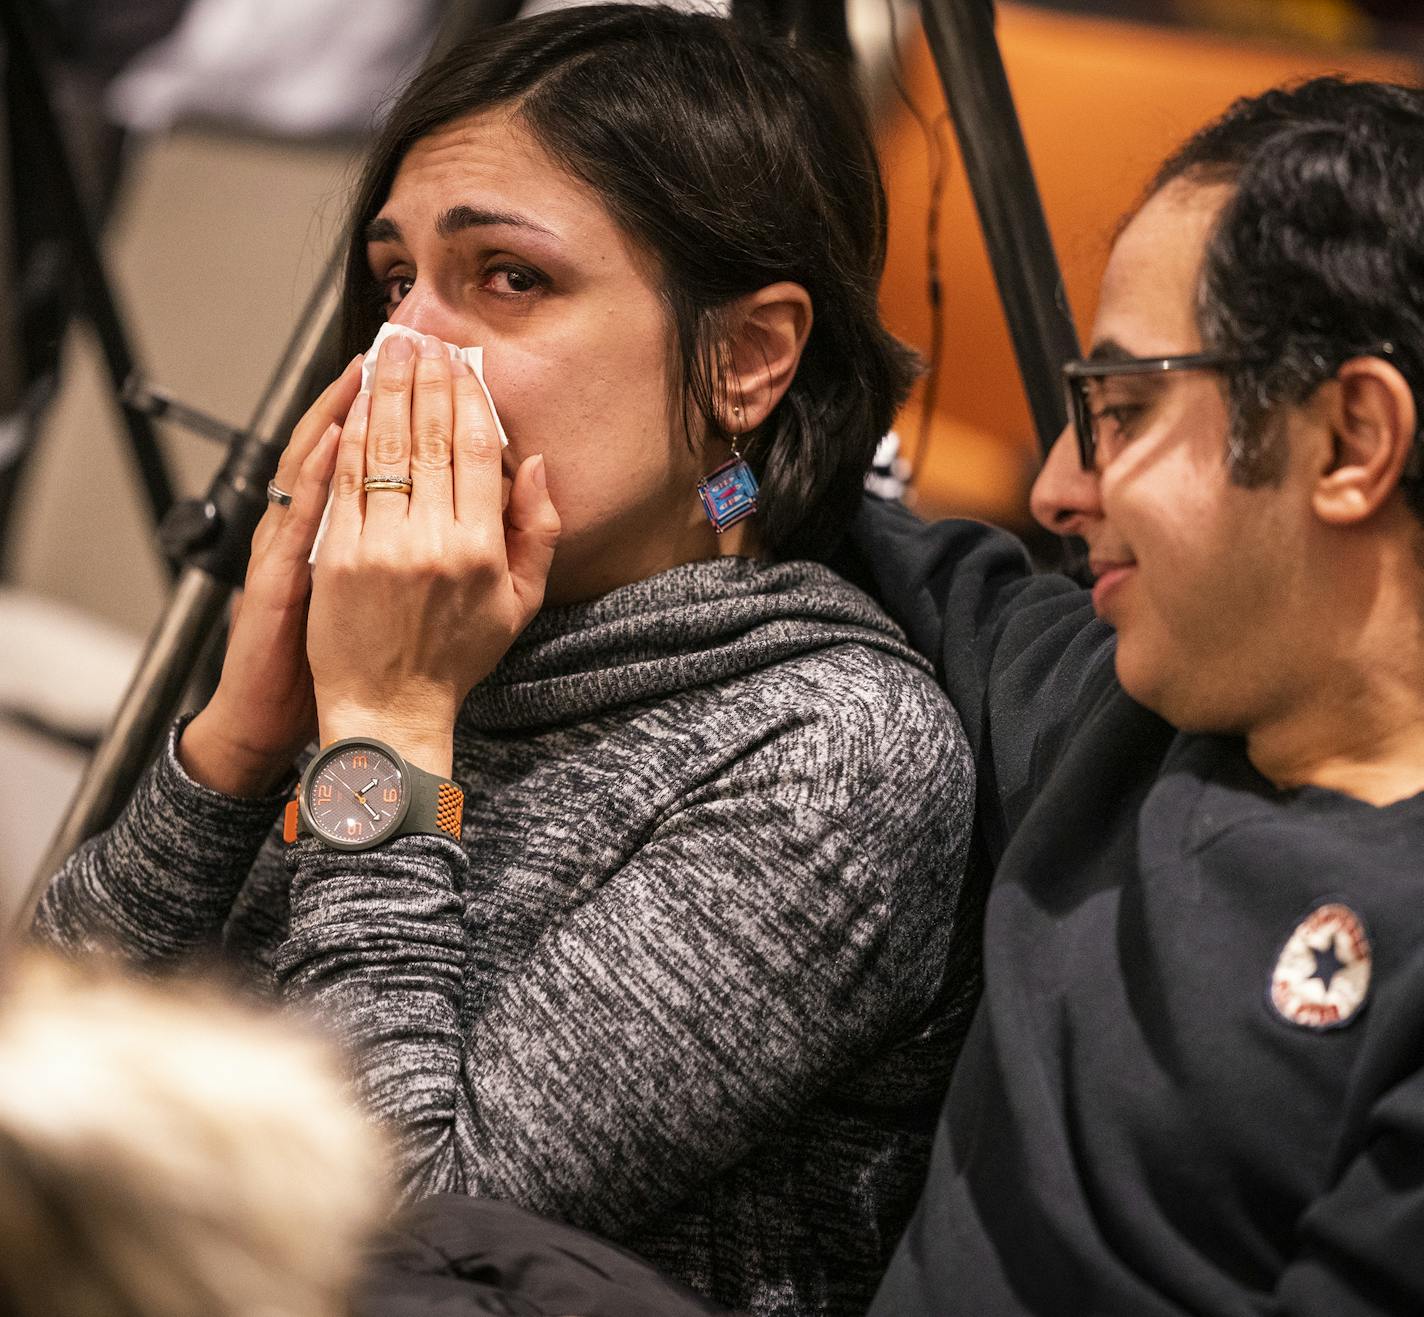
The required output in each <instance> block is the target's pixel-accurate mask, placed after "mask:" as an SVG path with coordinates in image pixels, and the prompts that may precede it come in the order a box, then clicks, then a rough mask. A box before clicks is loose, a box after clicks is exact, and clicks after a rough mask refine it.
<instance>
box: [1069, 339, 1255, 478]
mask: <svg viewBox="0 0 1424 1317" xmlns="http://www.w3.org/2000/svg"><path fill="white" fill-rule="evenodd" d="M1244 364H1246V363H1245V362H1244V361H1243V360H1242V359H1241V358H1240V357H1231V356H1227V355H1225V354H1224V353H1220V352H1193V353H1190V354H1188V355H1187V356H1182V357H1116V358H1113V359H1111V360H1105V361H1069V362H1065V363H1064V366H1063V385H1064V387H1065V388H1066V389H1067V391H1068V414H1069V416H1071V417H1072V418H1073V433H1074V435H1075V436H1076V437H1077V440H1078V460H1079V461H1080V462H1081V463H1082V464H1083V470H1084V471H1091V470H1092V469H1093V466H1094V464H1095V460H1096V457H1097V451H1098V432H1097V425H1098V419H1099V417H1098V414H1095V413H1094V412H1093V408H1092V405H1091V404H1090V402H1089V400H1088V386H1089V385H1090V384H1091V383H1092V382H1093V381H1094V380H1101V379H1106V378H1108V377H1109V376H1111V375H1163V374H1167V373H1169V372H1171V371H1177V370H1231V369H1234V368H1236V367H1239V366H1242V365H1244Z"/></svg>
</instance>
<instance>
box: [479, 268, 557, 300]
mask: <svg viewBox="0 0 1424 1317" xmlns="http://www.w3.org/2000/svg"><path fill="white" fill-rule="evenodd" d="M481 286H482V287H483V288H485V289H487V290H488V291H489V292H491V293H494V294H495V295H496V296H500V297H527V296H528V295H529V294H530V293H533V292H537V291H538V290H539V289H540V288H542V287H543V286H544V278H543V276H542V275H539V274H536V273H535V272H534V271H533V270H527V269H525V268H524V267H523V266H522V265H492V266H490V267H489V268H488V269H487V270H486V271H485V273H484V280H483V282H482V284H481Z"/></svg>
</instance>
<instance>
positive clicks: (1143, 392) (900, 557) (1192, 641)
mask: <svg viewBox="0 0 1424 1317" xmlns="http://www.w3.org/2000/svg"><path fill="white" fill-rule="evenodd" d="M1067 375H1068V379H1069V384H1070V392H1071V394H1072V396H1073V399H1074V404H1075V405H1074V413H1075V419H1076V424H1075V425H1070V427H1069V429H1068V430H1067V431H1065V433H1064V434H1063V435H1062V436H1060V438H1059V439H1058V441H1057V443H1056V445H1055V447H1054V448H1053V450H1052V452H1051V453H1050V455H1049V458H1048V461H1047V463H1046V465H1045V467H1044V470H1043V472H1042V474H1041V476H1040V478H1039V480H1038V482H1037V484H1036V486H1035V489H1034V494H1033V509H1034V513H1035V515H1036V516H1037V518H1038V519H1039V520H1040V521H1041V522H1043V523H1044V524H1045V525H1046V526H1048V527H1050V528H1051V529H1052V530H1054V531H1056V532H1058V533H1060V534H1066V535H1077V536H1081V537H1082V539H1083V540H1085V541H1086V543H1087V547H1088V554H1089V559H1090V563H1091V568H1092V571H1093V574H1094V576H1095V578H1096V583H1095V585H1094V586H1093V589H1092V593H1091V595H1088V594H1086V593H1084V592H1081V591H1078V590H1076V589H1074V588H1073V587H1072V586H1071V585H1070V584H1069V583H1068V582H1067V581H1065V580H1062V579H1061V578H1053V577H1037V578H1034V577H1030V576H1029V575H1028V574H1027V570H1026V567H1025V565H1024V563H1023V561H1022V555H1021V552H1020V551H1019V550H1018V548H1017V546H1015V545H1014V544H1013V543H1012V541H1009V540H1008V539H1007V537H1004V536H999V535H997V534H996V533H995V532H992V531H988V530H986V529H984V528H982V527H973V526H970V525H968V524H966V523H953V522H951V523H945V524H942V525H940V526H936V527H922V526H919V525H918V524H917V523H914V522H913V521H912V519H911V518H909V517H908V516H907V515H905V514H903V513H898V512H897V511H895V510H892V509H867V511H866V513H865V514H864V517H863V522H862V525H861V527H860V529H859V547H860V550H861V552H862V553H863V554H864V557H865V561H866V563H867V564H868V565H869V566H868V570H869V571H870V573H871V575H872V576H873V577H874V586H875V588H876V589H877V591H878V593H879V594H880V595H881V596H882V597H883V598H884V599H885V600H886V601H887V603H888V604H889V605H890V606H891V608H892V611H896V612H898V614H899V616H900V618H901V620H902V622H904V623H905V624H906V626H907V627H908V629H909V630H910V632H911V635H912V639H914V640H915V642H916V643H917V644H918V645H919V646H920V647H921V648H924V649H926V650H927V651H928V652H932V653H934V654H935V655H936V656H937V660H938V662H939V664H940V669H941V674H942V676H943V679H944V681H945V684H946V686H947V688H948V690H949V692H950V694H951V696H952V697H953V698H954V700H955V702H956V704H957V705H958V707H959V710H960V713H961V715H962V716H963V719H964V722H965V726H966V729H967V730H968V731H969V733H970V736H971V738H972V739H973V741H974V743H975V748H976V753H977V756H978V763H979V771H980V788H979V791H980V800H981V815H980V824H981V840H982V842H983V844H984V846H985V847H986V849H987V851H988V858H989V859H990V860H991V861H993V862H995V863H996V865H997V871H996V875H995V879H994V885H993V888H992V890H991V894H990V897H989V902H988V909H987V914H986V927H985V994H984V998H983V1001H982V1004H981V1006H980V1009H979V1012H978V1014H977V1016H976V1018H975V1022H974V1025H973V1027H972V1029H971V1032H970V1036H969V1041H968V1043H967V1045H966V1047H965V1050H964V1052H963V1054H962V1057H961V1059H960V1062H959V1067H958V1070H957V1072H956V1074H955V1077H954V1082H953V1086H952V1088H951V1092H950V1097H949V1100H948V1103H947V1106H946V1109H945V1112H944V1115H943V1117H942V1121H941V1127H940V1130H939V1134H938V1139H937V1143H936V1148H935V1155H934V1162H933V1165H932V1167H931V1170H930V1175H929V1181H928V1185H927V1188H926V1191H925V1194H924V1197H923V1199H922V1201H921V1204H920V1207H919V1210H918V1213H917V1215H916V1218H915V1220H914V1222H913V1224H912V1226H911V1228H910V1230H909V1232H908V1234H907V1235H906V1237H905V1239H904V1240H903V1241H902V1243H901V1246H900V1249H899V1251H898V1253H897V1255H896V1257H895V1260H894V1263H893V1264H892V1267H891V1270H890V1272H889V1274H888V1275H887V1277H886V1279H885V1282H884V1284H883V1286H882V1289H881V1291H880V1294H879V1296H878V1298H877V1300H876V1303H875V1306H874V1308H873V1310H872V1311H873V1314H874V1317H891V1315H892V1314H893V1315H894V1317H905V1315H910V1314H913V1315H914V1317H920V1315H921V1314H938V1313H968V1314H975V1317H982V1315H983V1314H1000V1313H1043V1314H1055V1315H1057V1314H1077V1313H1093V1314H1105V1313H1112V1314H1117V1313H1123V1314H1128V1313H1130V1314H1133V1315H1134V1317H1150V1315H1151V1314H1168V1313H1173V1314H1180V1313H1212V1314H1217V1313H1262V1312H1270V1313H1312V1314H1314V1313H1319V1314H1326V1313H1328V1314H1331V1315H1332V1317H1341V1315H1342V1314H1352V1313H1385V1312H1391V1313H1393V1312H1406V1311H1409V1312H1415V1311H1421V1310H1424V795H1421V794H1420V793H1421V790H1424V522H1421V516H1424V480H1421V476H1424V441H1421V438H1420V435H1419V425H1420V421H1421V418H1422V417H1424V412H1421V410H1420V397H1419V393H1418V392H1417V391H1418V390H1420V389H1421V388H1424V94H1421V93H1419V92H1417V91H1414V90H1408V89H1404V88H1399V87H1389V86H1381V85H1371V84H1353V85H1352V84H1346V83H1343V82H1340V81H1337V80H1331V79H1325V80H1319V81H1315V82H1311V83H1308V84H1305V85H1303V86H1301V87H1299V88H1297V89H1295V90H1292V91H1285V92H1281V91H1277V92H1270V93H1267V94H1265V95H1263V96H1260V97H1257V98H1254V99H1250V100H1245V101H1241V102H1238V103H1237V104H1236V105H1234V106H1233V107H1232V108H1231V109H1230V110H1229V111H1228V112H1227V114H1226V115H1225V116H1224V117H1223V118H1222V119H1221V120H1220V121H1218V122H1217V123H1215V124H1212V125H1210V126H1208V127H1207V128H1206V129H1204V130H1202V131H1201V132H1200V133H1198V134H1197V135H1196V136H1195V137H1194V138H1192V139H1191V140H1190V141H1189V142H1188V143H1187V144H1186V145H1185V146H1184V147H1183V148H1182V149H1181V151H1180V152H1179V153H1178V154H1177V155H1175V156H1174V157H1173V158H1172V159H1171V160H1169V161H1168V162H1167V164H1166V165H1165V166H1164V167H1163V169H1162V171H1161V172H1160V174H1159V175H1158V177H1157V179H1156V180H1155V181H1154V183H1153V185H1152V187H1151V188H1150V190H1149V193H1148V197H1147V200H1146V201H1145V202H1144V203H1143V204H1142V205H1141V207H1140V209H1138V210H1137V212H1136V213H1135V214H1134V215H1133V216H1132V217H1131V219H1130V222H1128V223H1127V225H1126V227H1125V228H1124V229H1123V230H1122V231H1121V235H1120V237H1119V238H1118V241H1117V243H1116V245H1115V247H1114V250H1113V252H1112V256H1111V259H1110V261H1109V263H1108V267H1107V270H1106V273H1105V275H1104V279H1103V286H1102V297H1101V301H1100V304H1099V307H1098V313H1097V319H1096V321H1095V323H1094V327H1093V334H1092V349H1091V353H1090V355H1089V357H1088V359H1087V361H1086V362H1081V363H1077V364H1076V365H1075V366H1071V367H1069V369H1068V371H1067ZM1094 614H1096V615H1097V616H1096V618H1095V617H1094Z"/></svg>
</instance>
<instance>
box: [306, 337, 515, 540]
mask: <svg viewBox="0 0 1424 1317" xmlns="http://www.w3.org/2000/svg"><path fill="white" fill-rule="evenodd" d="M397 335H399V336H400V337H401V338H409V339H420V338H423V337H424V335H423V334H421V333H420V332H419V331H417V330H414V329H407V328H406V327H405V326H404V325H395V324H392V323H391V322H390V321H387V322H386V323H385V324H384V325H382V326H381V327H380V329H379V330H377V331H376V337H375V338H373V339H372V340H371V346H370V347H368V348H367V349H366V359H365V360H364V361H363V362H362V363H361V388H362V389H363V390H364V391H365V392H367V393H369V392H370V391H371V376H372V375H373V374H374V373H375V370H376V357H377V355H378V354H379V353H380V350H381V344H382V343H384V342H385V341H386V340H387V339H388V338H395V337H396V336H397ZM444 346H445V351H446V352H447V353H448V354H449V356H450V360H451V361H463V362H464V363H465V364H466V365H467V366H469V368H470V369H471V370H473V371H474V372H475V379H477V380H478V381H479V384H480V389H481V391H482V392H483V393H484V395H485V401H486V402H487V403H489V409H490V415H491V416H493V417H494V428H495V433H496V434H498V435H499V446H500V447H501V448H508V447H509V438H508V436H507V435H506V434H505V433H504V425H503V424H502V423H501V421H500V419H499V412H497V411H496V410H495V405H494V399H493V398H492V397H491V396H490V391H489V385H488V384H486V383H485V350H484V348H482V347H479V348H460V347H456V346H455V345H454V344H453V343H446V344H445V345H444ZM331 499H332V496H331V495H330V494H328V495H327V497H326V508H325V509H324V510H323V512H322V514H321V525H320V526H318V527H317V528H316V539H315V540H313V541H312V551H311V556H310V557H309V558H308V559H307V561H308V562H309V563H314V562H315V561H316V551H317V550H318V549H319V548H321V542H322V540H323V539H324V538H325V537H326V524H327V522H328V521H330V520H331Z"/></svg>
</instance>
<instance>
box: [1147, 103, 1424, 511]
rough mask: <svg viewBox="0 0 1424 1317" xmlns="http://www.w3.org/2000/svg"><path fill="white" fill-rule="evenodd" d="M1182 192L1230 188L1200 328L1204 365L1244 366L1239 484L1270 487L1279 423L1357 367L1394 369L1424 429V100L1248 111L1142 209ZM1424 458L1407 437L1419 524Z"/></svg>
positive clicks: (1234, 398) (1237, 431)
mask: <svg viewBox="0 0 1424 1317" xmlns="http://www.w3.org/2000/svg"><path fill="white" fill-rule="evenodd" d="M1177 179H1183V180H1185V181H1187V182H1191V183H1214V182H1224V183H1229V184H1231V185H1232V186H1233V188H1234V191H1233V193H1232V195H1231V197H1230V198H1229V200H1228V201H1227V202H1226V204H1225V206H1224V208H1223V210H1222V213H1221V215H1220V217H1219V218H1218V220H1217V223H1216V225H1215V228H1214V230H1213V232H1212V235H1211V237H1210V239H1209V240H1208V243H1207V248H1206V255H1205V260H1204V263H1203V267H1202V276H1201V287H1200V292H1199V302H1198V308H1197V320H1198V324H1199V325H1200V328H1201V335H1202V342H1203V344H1204V345H1205V346H1206V347H1207V348H1208V349H1209V350H1211V351H1214V352H1223V353H1228V354H1230V355H1232V356H1235V357H1240V358H1245V359H1247V360H1248V361H1249V363H1250V364H1247V365H1245V366H1243V367H1242V368H1241V369H1240V370H1234V371H1232V372H1231V373H1230V374H1229V377H1228V378H1229V386H1228V388H1229V397H1230V402H1231V410H1232V436H1231V446H1230V450H1229V462H1230V466H1231V471H1232V475H1233V478H1234V479H1235V480H1237V482H1238V483H1240V484H1243V485H1248V486H1251V485H1259V484H1264V483H1269V482H1271V481H1272V480H1275V479H1277V478H1278V477H1279V475H1280V472H1281V470H1282V467H1283V462H1284V456H1285V455H1284V451H1283V442H1282V438H1281V433H1280V429H1281V427H1280V426H1278V425H1273V424H1272V423H1271V417H1272V414H1273V412H1274V411H1275V409H1276V408H1278V407H1279V406H1281V405H1282V404H1294V403H1299V402H1303V401H1304V400H1305V399H1306V398H1308V397H1309V396H1310V394H1311V393H1313V392H1314V390H1315V389H1316V388H1317V387H1319V385H1320V384H1322V383H1323V382H1324V381H1325V380H1327V379H1329V378H1330V377H1331V376H1332V375H1333V374H1334V372H1335V371H1336V370H1337V369H1338V368H1339V366H1340V364H1341V363H1342V362H1344V361H1346V360H1348V359H1349V358H1350V357H1352V356H1358V355H1366V356H1370V355H1384V356H1385V357H1386V358H1387V359H1388V360H1390V361H1392V362H1393V363H1394V365H1395V366H1396V367H1397V368H1398V369H1399V371H1400V373H1401V374H1402V375H1403V376H1404V378H1405V380H1406V381H1408V383H1409V386H1410V389H1411V391H1412V392H1413V394H1414V398H1415V408H1416V414H1417V417H1418V420H1419V421H1420V422H1424V408H1421V407H1420V399H1421V385H1422V384H1424V92H1421V91H1419V90H1417V89H1415V88H1412V87H1403V86H1397V85H1394V84H1390V83H1378V82H1350V81H1346V80H1344V79H1341V78H1334V77H1327V78H1315V79H1312V80H1311V81H1309V82H1305V83H1301V84H1299V85H1298V86H1295V87H1288V88H1283V89H1278V90H1274V91H1268V92H1265V93H1264V94H1262V95H1260V96H1252V97H1245V98H1243V99H1241V100H1238V101H1236V102H1235V103H1234V104H1233V105H1232V106H1231V107H1230V108H1229V109H1228V110H1227V111H1226V113H1225V114H1223V115H1222V116H1221V117H1220V118H1219V119H1217V120H1216V121H1215V122H1213V123H1210V124H1208V125H1207V126H1206V127H1205V128H1203V129H1201V130H1200V131H1199V132H1198V133H1196V134H1195V135H1194V136H1193V137H1191V138H1190V139H1189V140H1188V141H1187V142H1186V143H1185V144H1184V145H1183V146H1182V147H1181V148H1180V149H1179V150H1178V151H1177V152H1176V153H1175V154H1174V155H1172V156H1171V157H1170V158H1169V159H1168V160H1167V162H1166V163H1165V164H1164V165H1163V166H1162V168H1161V169H1160V170H1159V171H1158V173H1157V176H1156V178H1155V179H1154V180H1153V181H1152V184H1151V186H1150V187H1149V189H1148V195H1149V196H1150V195H1152V194H1153V193H1156V192H1157V191H1158V190H1159V189H1161V188H1162V187H1164V186H1166V185H1167V184H1168V183H1171V182H1173V181H1175V180H1177ZM1386 345H1388V346H1387V347H1386ZM1422 450H1424V440H1422V439H1421V435H1420V434H1419V433H1416V435H1415V440H1414V448H1413V450H1412V452H1411V455H1410V459H1409V462H1408V464H1407V466H1406V470H1405V477H1404V479H1403V480H1402V481H1401V488H1402V490H1403V493H1404V496H1405V498H1406V500H1407V501H1408V503H1409V506H1410V508H1411V509H1412V510H1413V511H1414V513H1415V515H1416V516H1419V517H1420V518H1421V519H1424V479H1421V477H1424V451H1422Z"/></svg>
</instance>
